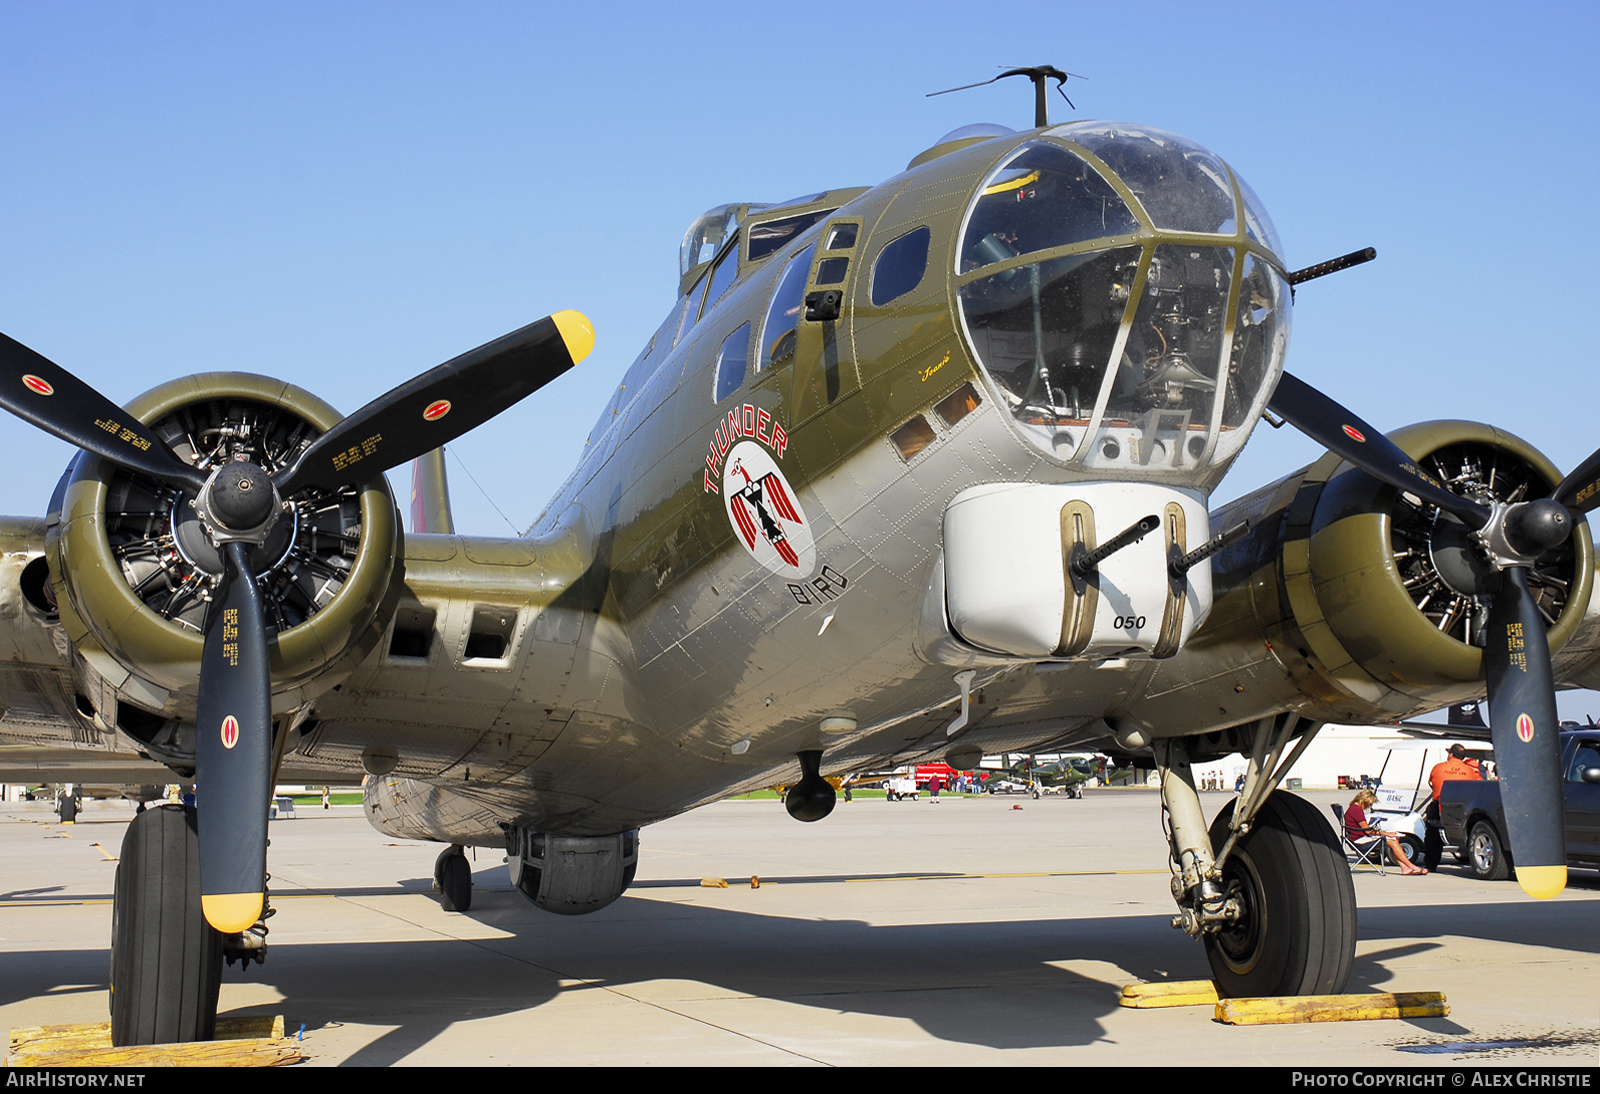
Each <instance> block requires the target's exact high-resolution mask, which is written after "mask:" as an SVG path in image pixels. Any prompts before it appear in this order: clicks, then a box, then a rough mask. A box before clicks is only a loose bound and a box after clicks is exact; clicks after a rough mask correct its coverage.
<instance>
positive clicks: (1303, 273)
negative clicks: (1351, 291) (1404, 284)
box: [1289, 247, 1378, 285]
mask: <svg viewBox="0 0 1600 1094" xmlns="http://www.w3.org/2000/svg"><path fill="white" fill-rule="evenodd" d="M1377 257H1378V251H1377V248H1375V247H1367V248H1364V249H1362V250H1359V251H1351V252H1350V253H1349V254H1347V255H1340V256H1339V257H1338V258H1330V259H1328V261H1326V262H1318V263H1317V264H1316V265H1315V266H1307V267H1306V268H1305V269H1303V270H1296V271H1295V272H1294V273H1292V274H1290V275H1289V284H1291V285H1298V284H1300V283H1301V282H1302V281H1310V280H1311V279H1312V278H1314V277H1326V276H1327V275H1328V274H1331V273H1338V272H1339V271H1340V270H1348V269H1349V268H1350V267H1351V266H1359V265H1361V264H1362V263H1363V262H1371V261H1372V260H1373V259H1374V258H1377Z"/></svg>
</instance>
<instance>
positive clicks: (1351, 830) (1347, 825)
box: [1344, 790, 1428, 874]
mask: <svg viewBox="0 0 1600 1094" xmlns="http://www.w3.org/2000/svg"><path fill="white" fill-rule="evenodd" d="M1377 800H1378V795H1376V794H1374V793H1373V792H1372V791H1370V790H1363V791H1361V793H1359V794H1357V795H1356V796H1355V799H1354V800H1353V801H1351V803H1350V804H1349V806H1348V807H1346V809H1345V811H1344V831H1345V834H1346V835H1347V836H1349V837H1350V842H1351V843H1357V844H1361V845H1362V846H1363V848H1365V846H1366V845H1368V844H1370V843H1372V842H1373V841H1375V840H1379V839H1381V840H1383V841H1384V842H1385V843H1387V844H1388V845H1389V857H1390V858H1392V859H1394V861H1395V862H1396V863H1398V864H1399V866H1400V872H1401V873H1402V874H1425V873H1427V872H1428V871H1427V870H1426V869H1424V868H1423V867H1421V866H1418V865H1417V864H1416V863H1414V862H1412V861H1411V860H1410V859H1408V858H1406V852H1405V849H1404V848H1403V847H1401V846H1400V839H1399V837H1398V836H1396V835H1395V834H1394V833H1392V832H1384V831H1380V830H1379V829H1377V828H1374V827H1373V826H1372V822H1371V821H1370V820H1369V819H1368V817H1367V807H1368V806H1370V805H1371V804H1372V803H1373V802H1375V801H1377Z"/></svg>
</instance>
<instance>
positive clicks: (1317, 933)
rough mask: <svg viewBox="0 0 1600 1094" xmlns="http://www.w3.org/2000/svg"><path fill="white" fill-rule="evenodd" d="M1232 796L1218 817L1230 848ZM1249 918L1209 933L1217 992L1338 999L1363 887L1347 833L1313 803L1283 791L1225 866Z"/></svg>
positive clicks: (1214, 831) (1216, 831)
mask: <svg viewBox="0 0 1600 1094" xmlns="http://www.w3.org/2000/svg"><path fill="white" fill-rule="evenodd" d="M1232 816H1233V803H1232V802H1229V803H1228V805H1227V806H1225V807H1224V808H1223V810H1222V812H1221V813H1219V814H1217V819H1216V820H1214V821H1212V823H1211V843H1212V846H1213V847H1216V848H1218V849H1220V848H1221V846H1222V844H1223V843H1224V842H1226V840H1227V838H1228V823H1229V821H1230V820H1231V818H1232ZM1222 873H1223V882H1224V885H1226V886H1228V887H1229V888H1230V889H1234V890H1236V891H1237V893H1238V897H1239V902H1240V904H1241V905H1242V906H1243V910H1244V914H1243V915H1242V916H1241V917H1240V919H1239V921H1238V922H1237V923H1235V924H1234V925H1233V926H1232V927H1230V928H1228V929H1227V930H1224V931H1220V932H1218V933H1216V934H1208V935H1206V937H1205V946H1206V957H1207V958H1209V959H1210V962H1211V971H1212V974H1213V975H1214V976H1215V977H1216V982H1217V991H1218V993H1219V994H1221V995H1224V996H1229V997H1235V998H1237V997H1256V996H1274V995H1332V994H1336V993H1338V992H1341V991H1343V990H1344V986H1345V982H1346V981H1347V980H1348V979H1349V978H1350V967H1351V964H1352V963H1353V962H1354V960H1355V952H1356V892H1355V886H1354V885H1353V884H1352V883H1351V881H1350V868H1349V866H1348V865H1347V864H1346V862H1345V858H1344V854H1343V852H1342V851H1341V850H1340V847H1339V840H1338V837H1337V836H1336V835H1335V834H1334V831H1333V829H1332V828H1331V827H1329V825H1328V822H1327V821H1326V820H1325V819H1324V818H1323V817H1322V815H1321V814H1320V813H1319V812H1318V811H1317V809H1316V808H1315V807H1313V806H1312V805H1311V804H1310V803H1309V802H1307V801H1306V800H1305V799H1303V798H1298V797H1295V796H1294V795H1293V794H1286V793H1283V792H1282V791H1277V792H1275V793H1273V795H1272V796H1271V797H1270V798H1268V799H1267V801H1266V804H1265V805H1264V806H1262V808H1261V811H1260V813H1258V814H1257V815H1256V819H1255V823H1254V825H1253V826H1252V827H1251V829H1250V832H1249V834H1248V835H1246V836H1244V837H1243V838H1242V839H1240V840H1239V842H1238V843H1237V844H1235V845H1234V849H1233V851H1232V853H1231V854H1230V855H1229V856H1228V860H1227V861H1226V862H1224V863H1223V866H1222Z"/></svg>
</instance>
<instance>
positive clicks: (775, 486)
mask: <svg viewBox="0 0 1600 1094" xmlns="http://www.w3.org/2000/svg"><path fill="white" fill-rule="evenodd" d="M765 488H766V491H767V500H768V501H770V502H772V507H773V508H774V509H776V510H777V511H778V515H779V516H780V517H782V518H783V519H784V520H792V521H794V522H795V523H796V524H804V523H805V522H804V521H802V520H801V519H800V514H799V513H797V512H795V508H794V502H792V501H790V500H789V491H787V490H785V489H784V488H783V480H782V479H780V478H778V476H777V475H768V476H767V481H766V483H765ZM789 565H791V566H793V565H794V563H792V562H791V563H789Z"/></svg>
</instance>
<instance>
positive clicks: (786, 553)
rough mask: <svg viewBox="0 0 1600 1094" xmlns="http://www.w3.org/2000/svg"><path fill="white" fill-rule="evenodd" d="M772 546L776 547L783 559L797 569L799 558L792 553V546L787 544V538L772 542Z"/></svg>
mask: <svg viewBox="0 0 1600 1094" xmlns="http://www.w3.org/2000/svg"><path fill="white" fill-rule="evenodd" d="M773 546H774V547H776V548H777V549H778V554H779V556H780V557H781V558H782V559H783V561H785V562H787V563H788V564H789V565H791V566H793V567H795V568H796V569H799V567H800V558H799V556H798V555H796V554H795V553H794V548H793V547H791V546H789V541H788V540H786V539H780V540H779V541H778V542H776V543H774V544H773Z"/></svg>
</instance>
